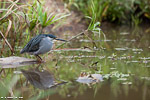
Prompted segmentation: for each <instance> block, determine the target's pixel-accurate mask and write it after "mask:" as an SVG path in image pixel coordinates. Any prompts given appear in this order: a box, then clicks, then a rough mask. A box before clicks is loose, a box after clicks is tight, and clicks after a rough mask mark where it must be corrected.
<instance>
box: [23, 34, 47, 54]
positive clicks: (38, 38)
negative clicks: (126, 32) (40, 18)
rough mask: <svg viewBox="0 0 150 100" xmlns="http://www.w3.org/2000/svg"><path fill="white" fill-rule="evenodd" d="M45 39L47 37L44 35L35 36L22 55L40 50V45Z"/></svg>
mask: <svg viewBox="0 0 150 100" xmlns="http://www.w3.org/2000/svg"><path fill="white" fill-rule="evenodd" d="M44 37H45V36H43V35H38V36H35V37H34V38H32V39H31V40H30V41H29V42H28V43H27V45H26V46H25V47H24V48H23V49H22V51H21V52H20V53H24V52H34V51H37V50H38V49H39V44H40V42H41V40H42V39H43V38H44Z"/></svg>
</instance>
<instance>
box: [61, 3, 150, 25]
mask: <svg viewBox="0 0 150 100" xmlns="http://www.w3.org/2000/svg"><path fill="white" fill-rule="evenodd" d="M64 1H65V2H66V3H67V4H68V8H70V9H72V8H75V7H76V8H78V10H79V11H82V12H83V14H84V15H85V16H90V17H92V16H93V8H92V6H93V5H94V12H95V16H96V21H100V22H102V21H109V22H113V23H119V24H131V25H139V24H140V23H141V22H142V21H143V20H145V19H148V20H150V1H149V0H64Z"/></svg>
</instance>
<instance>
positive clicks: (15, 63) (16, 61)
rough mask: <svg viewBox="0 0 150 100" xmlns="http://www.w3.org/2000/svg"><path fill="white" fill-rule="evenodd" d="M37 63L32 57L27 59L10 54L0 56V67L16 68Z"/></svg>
mask: <svg viewBox="0 0 150 100" xmlns="http://www.w3.org/2000/svg"><path fill="white" fill-rule="evenodd" d="M35 63H38V62H37V61H36V60H34V59H28V58H24V57H17V56H11V57H6V58H0V67H1V68H16V67H20V66H25V65H31V64H35Z"/></svg>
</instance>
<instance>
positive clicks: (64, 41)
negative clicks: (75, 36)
mask: <svg viewBox="0 0 150 100" xmlns="http://www.w3.org/2000/svg"><path fill="white" fill-rule="evenodd" d="M55 40H59V41H64V42H68V41H67V40H63V39H58V38H57V39H55Z"/></svg>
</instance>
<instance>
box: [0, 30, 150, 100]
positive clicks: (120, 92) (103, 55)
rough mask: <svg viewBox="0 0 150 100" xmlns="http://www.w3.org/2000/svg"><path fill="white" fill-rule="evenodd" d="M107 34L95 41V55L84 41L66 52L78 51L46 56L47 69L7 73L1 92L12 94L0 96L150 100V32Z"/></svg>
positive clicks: (79, 40) (40, 66) (32, 67)
mask: <svg viewBox="0 0 150 100" xmlns="http://www.w3.org/2000/svg"><path fill="white" fill-rule="evenodd" d="M104 33H105V34H106V37H107V39H106V40H99V39H95V40H94V42H95V44H96V45H97V46H98V47H97V48H95V49H94V50H91V49H90V48H92V47H93V46H92V45H93V44H92V43H91V41H90V40H89V39H88V38H87V37H85V36H81V37H78V38H77V39H74V40H73V41H71V43H69V44H67V45H64V47H63V48H74V49H66V50H54V51H53V52H51V53H49V54H48V55H46V56H45V57H44V56H43V58H45V59H46V63H43V64H34V65H29V66H24V67H19V68H17V69H5V73H7V74H3V73H1V85H0V90H1V91H2V90H5V89H8V90H9V93H7V92H6V94H5V93H4V94H2V93H0V96H12V95H14V96H22V97H23V98H24V100H27V99H29V100H36V99H42V100H45V99H47V100H150V35H149V34H150V31H149V30H148V29H143V28H137V29H129V28H126V27H123V28H122V27H121V28H110V29H109V30H104ZM103 41H105V42H103ZM56 45H57V44H56ZM99 45H102V47H103V48H102V47H101V46H99ZM77 48H78V49H77ZM85 48H86V49H85ZM37 67H38V68H37ZM20 72H22V73H20ZM81 73H86V74H87V75H90V74H101V75H102V78H103V81H102V80H100V81H98V82H93V83H87V84H86V83H84V84H83V83H79V82H77V81H76V79H77V78H78V77H79V76H80V74H81ZM12 79H13V80H16V81H12ZM27 79H28V80H29V81H28V82H27V81H26V80H27ZM11 82H12V86H10V85H11ZM13 82H14V84H13ZM5 83H7V84H5ZM8 83H9V84H8ZM7 86H9V87H10V88H7ZM4 87H6V88H4ZM6 91H7V90H6Z"/></svg>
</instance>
